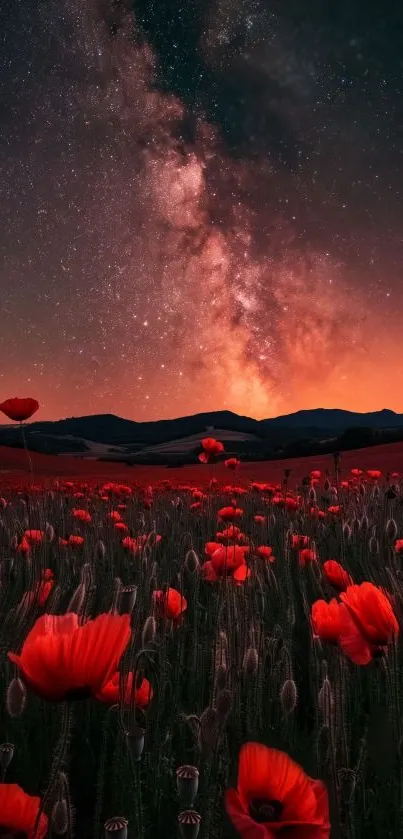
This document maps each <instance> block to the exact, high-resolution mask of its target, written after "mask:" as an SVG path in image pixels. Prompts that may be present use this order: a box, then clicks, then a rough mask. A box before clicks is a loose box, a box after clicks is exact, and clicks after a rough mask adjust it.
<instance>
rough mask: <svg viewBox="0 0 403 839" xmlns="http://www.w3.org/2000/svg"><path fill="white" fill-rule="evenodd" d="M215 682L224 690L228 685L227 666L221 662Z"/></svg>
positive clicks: (219, 688) (218, 687)
mask: <svg viewBox="0 0 403 839" xmlns="http://www.w3.org/2000/svg"><path fill="white" fill-rule="evenodd" d="M215 683H216V686H217V689H218V690H224V688H225V687H226V685H227V668H226V667H225V666H224V665H223V664H219V665H218V667H217V670H216V672H215Z"/></svg>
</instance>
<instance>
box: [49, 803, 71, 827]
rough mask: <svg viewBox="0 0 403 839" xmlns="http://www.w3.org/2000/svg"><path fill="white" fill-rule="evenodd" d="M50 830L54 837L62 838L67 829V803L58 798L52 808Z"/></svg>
mask: <svg viewBox="0 0 403 839" xmlns="http://www.w3.org/2000/svg"><path fill="white" fill-rule="evenodd" d="M51 818H52V830H53V832H54V833H56V836H64V834H65V833H67V830H68V827H69V813H68V808H67V801H66V799H65V798H60V799H59V801H56V804H54V806H53V808H52V817H51Z"/></svg>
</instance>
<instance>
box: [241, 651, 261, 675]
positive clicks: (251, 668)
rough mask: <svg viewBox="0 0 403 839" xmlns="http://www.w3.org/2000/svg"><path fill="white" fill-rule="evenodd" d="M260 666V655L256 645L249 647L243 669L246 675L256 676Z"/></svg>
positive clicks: (244, 658)
mask: <svg viewBox="0 0 403 839" xmlns="http://www.w3.org/2000/svg"><path fill="white" fill-rule="evenodd" d="M258 668H259V656H258V652H257V649H256V648H255V647H249V649H248V650H246V652H245V655H244V657H243V664H242V669H243V671H244V673H245V675H246V676H256V673H257V671H258Z"/></svg>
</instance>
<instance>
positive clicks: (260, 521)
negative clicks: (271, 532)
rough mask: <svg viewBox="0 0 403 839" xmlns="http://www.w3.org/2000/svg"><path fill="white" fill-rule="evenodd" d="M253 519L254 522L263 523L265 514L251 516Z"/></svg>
mask: <svg viewBox="0 0 403 839" xmlns="http://www.w3.org/2000/svg"><path fill="white" fill-rule="evenodd" d="M253 521H254V522H256V524H264V523H265V521H266V519H265V516H253Z"/></svg>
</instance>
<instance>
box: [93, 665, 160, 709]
mask: <svg viewBox="0 0 403 839" xmlns="http://www.w3.org/2000/svg"><path fill="white" fill-rule="evenodd" d="M120 680H121V675H120V673H119V672H117V673H115V674H114V675H113V676H112V679H110V681H109V682H107V684H106V685H104V686H103V688H102V689H101V690H100V691H99V692H98V693H97V695H96V698H97V699H98V700H99V701H100V702H108V703H109V704H110V705H115V704H117V703H118V702H119V700H120ZM123 688H124V695H123V702H124V704H125V705H130V704H131V700H132V689H133V673H129V674H128V676H127V679H126V680H123ZM152 698H153V689H152V687H151V684H150V682H149V681H148V679H146V678H143V679H142V681H141V684H140V685H139V687H136V688H135V691H134V701H135V703H136V705H137V707H138V708H146V707H147V705H148V704H149V702H151V700H152Z"/></svg>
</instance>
